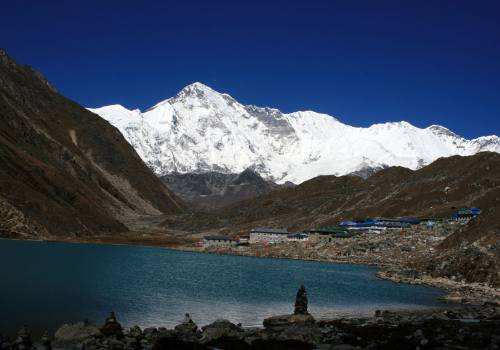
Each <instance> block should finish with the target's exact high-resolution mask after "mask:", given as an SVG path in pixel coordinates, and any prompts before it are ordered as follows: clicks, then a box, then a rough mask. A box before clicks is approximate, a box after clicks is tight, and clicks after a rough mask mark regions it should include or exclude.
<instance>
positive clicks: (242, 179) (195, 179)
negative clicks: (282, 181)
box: [161, 169, 290, 209]
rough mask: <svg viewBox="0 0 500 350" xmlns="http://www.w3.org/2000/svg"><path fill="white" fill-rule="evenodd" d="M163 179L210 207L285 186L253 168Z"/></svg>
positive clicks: (195, 202) (188, 197)
mask: <svg viewBox="0 0 500 350" xmlns="http://www.w3.org/2000/svg"><path fill="white" fill-rule="evenodd" d="M161 179H162V181H163V183H164V184H165V185H166V186H167V187H168V188H169V189H170V190H172V191H173V192H174V193H175V194H176V195H178V196H179V197H180V198H182V199H183V200H185V201H186V202H189V203H190V204H193V205H196V206H199V207H202V208H206V209H215V208H221V207H223V206H225V205H229V204H232V203H235V202H238V201H241V200H244V199H249V198H254V197H256V196H259V195H262V194H265V193H269V192H271V191H273V190H275V189H278V188H281V187H283V186H284V185H277V184H275V183H273V182H270V181H266V180H264V179H263V178H262V177H261V176H260V175H259V174H257V173H256V172H255V171H253V170H251V169H246V170H244V171H243V172H242V173H240V174H223V173H218V172H205V173H188V174H168V175H164V176H162V177H161ZM288 186H290V185H288Z"/></svg>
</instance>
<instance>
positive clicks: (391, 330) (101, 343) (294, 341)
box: [0, 304, 500, 350]
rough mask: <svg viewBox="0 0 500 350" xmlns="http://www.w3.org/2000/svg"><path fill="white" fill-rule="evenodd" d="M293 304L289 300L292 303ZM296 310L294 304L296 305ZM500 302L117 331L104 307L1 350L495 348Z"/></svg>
mask: <svg viewBox="0 0 500 350" xmlns="http://www.w3.org/2000/svg"><path fill="white" fill-rule="evenodd" d="M296 305H297V304H296ZM296 310H297V309H296ZM499 327H500V307H499V306H494V305H483V306H480V307H462V308H455V309H451V310H418V311H404V312H391V311H383V310H377V311H376V312H375V313H374V314H373V315H372V316H369V317H359V318H335V319H329V320H319V321H318V320H315V319H314V318H313V317H312V316H311V315H309V314H308V313H307V308H306V309H305V311H302V312H300V313H297V312H296V313H294V314H289V315H279V316H272V317H269V318H267V319H264V320H263V326H262V327H250V328H248V327H242V326H241V325H239V324H234V323H231V322H230V321H227V320H217V321H215V322H212V323H210V324H208V325H205V326H202V327H199V326H198V325H197V324H196V320H192V319H191V318H190V317H189V315H187V314H186V317H185V319H184V321H183V322H182V323H180V324H178V325H177V326H175V327H174V328H173V329H167V328H164V327H150V328H145V329H141V328H140V327H138V326H134V327H131V328H128V329H124V328H123V327H122V326H121V324H120V322H119V318H117V316H115V315H114V313H112V314H111V315H110V316H109V317H108V318H107V319H106V320H105V322H104V324H102V325H101V326H96V325H93V324H91V323H88V322H85V321H84V322H79V323H74V324H65V325H63V326H61V327H60V328H59V329H58V330H57V331H56V332H55V334H54V335H49V334H45V335H44V336H43V337H42V338H41V339H40V340H38V339H36V340H33V339H32V338H31V336H30V333H29V330H28V329H26V328H23V329H21V330H20V331H19V332H18V335H17V336H15V337H11V338H9V337H6V336H1V335H0V348H1V349H11V348H12V349H40V348H41V349H45V350H49V349H53V350H81V349H85V350H98V349H100V350H107V349H114V350H118V349H123V350H125V349H133V350H168V349H178V350H182V349H200V350H205V349H207V350H208V349H214V348H217V349H226V350H230V349H255V350H264V349H273V350H282V349H283V350H285V349H287V350H289V349H297V350H298V349H304V350H306V349H307V350H312V349H320V350H323V349H325V350H355V349H366V350H370V349H410V348H412V349H415V348H420V349H435V348H439V349H497V348H498V346H500V336H499V335H498V332H497V331H498V328H499Z"/></svg>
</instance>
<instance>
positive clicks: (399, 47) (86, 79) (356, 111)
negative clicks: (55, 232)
mask: <svg viewBox="0 0 500 350" xmlns="http://www.w3.org/2000/svg"><path fill="white" fill-rule="evenodd" d="M0 11H1V12H0V47H3V48H5V49H6V50H7V52H9V53H10V54H11V55H12V56H13V57H14V58H15V59H16V60H17V61H18V62H20V63H27V64H30V65H32V66H34V67H35V68H36V69H38V70H40V71H41V72H42V73H43V74H44V75H45V76H46V77H47V78H48V79H49V81H51V82H52V83H53V85H54V86H55V87H56V88H57V89H58V90H59V91H60V92H61V93H63V94H64V95H66V96H68V97H70V98H72V99H74V100H76V101H78V102H79V103H81V104H82V105H84V106H88V107H98V106H102V105H106V104H114V103H120V104H122V105H124V106H126V107H128V108H140V109H145V108H148V107H150V106H152V105H154V104H155V103H156V102H158V101H160V100H163V99H165V98H168V97H170V96H173V95H174V94H175V93H176V92H177V91H178V90H180V89H181V88H182V87H183V86H185V85H187V84H189V83H191V82H194V81H201V82H203V83H205V84H207V85H209V86H211V87H213V88H214V89H216V90H218V91H221V92H227V93H229V94H230V95H232V96H233V97H235V98H236V99H237V100H239V101H240V102H242V103H245V104H256V105H261V106H271V107H276V108H279V109H281V110H282V111H285V112H291V111H295V110H314V111H318V112H324V113H328V114H331V115H334V116H336V117H338V118H339V119H340V120H341V121H343V122H345V123H349V124H352V125H356V126H368V125H370V124H373V123H377V122H385V121H399V120H406V121H408V122H410V123H412V124H414V125H417V126H420V127H426V126H428V125H431V124H441V125H445V126H447V127H449V128H450V129H452V130H453V131H455V132H457V133H459V134H461V135H463V136H466V137H476V136H480V135H486V134H497V135H499V134H500V1H490V2H486V1H453V0H450V1H439V0H429V1H384V0H376V1H374V0H346V1H332V0H330V1H326V0H325V1H321V0H317V1H314V0H303V1H292V0H289V1H279V0H275V1H272V0H268V1H250V0H248V1H237V0H231V1H216V0H210V1H208V0H204V1H195V0H192V1H188V0H183V1H181V0H177V1H139V0H134V1H127V0H120V1H117V0H116V1H115V0H100V1H95V0H86V1H78V0H73V1H50V0H43V1H42V0H32V1H25V0H15V1H4V2H3V3H2V6H1V9H0Z"/></svg>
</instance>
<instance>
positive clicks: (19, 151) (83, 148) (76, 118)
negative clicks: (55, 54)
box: [0, 50, 184, 238]
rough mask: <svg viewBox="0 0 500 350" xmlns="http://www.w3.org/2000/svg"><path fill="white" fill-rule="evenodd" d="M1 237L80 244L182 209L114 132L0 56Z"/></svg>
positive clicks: (34, 74)
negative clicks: (132, 220) (133, 221)
mask: <svg viewBox="0 0 500 350" xmlns="http://www.w3.org/2000/svg"><path fill="white" fill-rule="evenodd" d="M0 121H1V123H0V233H1V234H2V235H7V236H13V237H54V236H59V237H61V236H64V237H74V238H76V237H84V236H94V235H98V234H103V233H110V234H114V233H121V232H126V231H128V230H129V228H128V226H127V220H128V218H129V217H131V216H135V215H153V214H161V213H181V212H183V211H184V207H183V203H182V201H180V200H179V199H178V198H177V197H175V195H173V194H172V193H171V192H170V191H169V190H168V189H167V188H166V187H164V186H163V185H162V184H161V182H160V180H159V179H158V178H157V177H156V176H154V174H153V173H152V172H151V171H150V169H148V168H147V167H146V165H145V164H144V163H143V161H142V160H141V158H140V157H139V156H138V154H137V153H136V152H135V150H134V149H133V147H132V146H131V145H130V144H129V143H128V142H126V140H125V139H124V138H123V136H122V134H121V133H120V132H119V131H118V129H116V128H115V127H113V126H111V125H110V124H109V123H107V122H105V121H103V120H102V119H101V118H99V117H97V116H96V115H95V114H93V113H90V112H89V111H87V110H86V109H84V108H83V107H81V106H80V105H78V104H77V103H75V102H73V101H71V100H69V99H67V98H65V97H63V96H61V95H59V94H58V93H57V91H56V89H54V88H53V87H52V86H51V85H50V84H49V83H48V82H47V80H45V78H43V76H42V75H41V74H40V73H38V72H36V71H35V70H33V69H32V68H31V67H29V66H24V65H18V64H17V63H16V62H15V61H14V60H13V59H12V58H10V57H9V56H8V55H7V54H6V53H5V51H2V50H0Z"/></svg>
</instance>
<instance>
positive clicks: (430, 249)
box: [181, 208, 499, 303]
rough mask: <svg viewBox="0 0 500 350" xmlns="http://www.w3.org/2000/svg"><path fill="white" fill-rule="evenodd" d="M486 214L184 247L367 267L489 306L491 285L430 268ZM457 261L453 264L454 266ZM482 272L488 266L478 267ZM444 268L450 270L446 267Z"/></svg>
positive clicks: (366, 223) (262, 233)
mask: <svg viewBox="0 0 500 350" xmlns="http://www.w3.org/2000/svg"><path fill="white" fill-rule="evenodd" d="M480 214H481V209H479V208H462V209H459V210H457V211H456V212H455V213H453V214H452V215H451V216H449V217H446V218H409V217H406V218H377V219H364V220H348V221H347V220H345V221H341V222H339V223H338V224H337V225H336V226H332V227H322V228H315V229H309V230H304V231H303V232H289V231H288V230H286V229H280V228H264V227H261V228H255V229H252V230H250V232H249V234H248V235H242V236H239V237H237V236H236V237H228V236H220V235H214V236H205V237H203V239H201V240H200V241H198V243H196V244H195V245H192V246H185V247H182V248H181V249H183V250H188V251H199V252H205V253H215V254H229V255H240V256H255V257H271V258H284V259H300V260H311V261H324V262H335V263H349V264H365V265H374V266H377V267H379V268H381V269H380V270H379V271H378V272H377V276H378V277H381V278H384V279H388V280H392V281H394V282H403V283H411V284H425V285H431V286H434V287H438V288H441V289H443V290H445V291H446V292H447V295H446V296H444V297H443V299H445V300H446V301H448V302H462V303H467V302H472V301H474V302H477V301H478V300H480V301H484V302H487V301H488V302H489V301H491V300H495V299H496V298H498V297H499V294H498V291H497V290H496V289H495V288H491V287H488V286H487V285H485V284H477V283H476V284H474V286H471V285H470V284H468V283H467V282H466V281H465V277H464V276H463V275H461V273H460V272H455V273H454V274H452V275H450V276H448V278H439V277H437V278H436V277H433V276H432V274H431V273H430V272H427V271H428V270H427V268H428V264H431V265H433V264H434V263H433V260H432V259H433V257H434V256H435V253H436V252H437V249H438V246H439V244H440V243H441V242H443V241H444V240H445V239H446V238H447V237H448V236H450V235H451V234H452V233H454V232H456V231H457V230H460V229H461V228H463V227H464V226H465V225H466V224H467V223H469V222H470V221H471V220H474V219H476V218H477V217H478V216H479V215H480ZM467 249H468V250H467V254H468V256H470V259H472V260H471V261H470V263H471V264H476V265H477V264H478V260H477V259H475V258H474V257H475V256H476V255H477V251H476V248H475V247H469V248H467ZM449 263H452V262H449ZM477 267H478V268H479V269H481V268H487V266H477ZM437 268H438V269H446V266H445V265H443V263H440V264H439V266H437Z"/></svg>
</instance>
